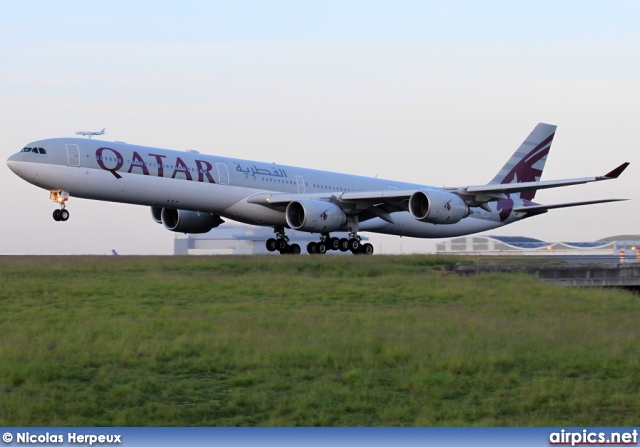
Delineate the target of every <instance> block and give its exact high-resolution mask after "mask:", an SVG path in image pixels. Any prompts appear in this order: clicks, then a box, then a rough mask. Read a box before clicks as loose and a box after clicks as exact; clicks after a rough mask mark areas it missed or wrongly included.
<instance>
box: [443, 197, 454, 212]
mask: <svg viewBox="0 0 640 447" xmlns="http://www.w3.org/2000/svg"><path fill="white" fill-rule="evenodd" d="M452 200H453V199H450V200H449V201H448V202H447V203H445V204H444V207H445V208H446V209H447V211H451V201H452Z"/></svg>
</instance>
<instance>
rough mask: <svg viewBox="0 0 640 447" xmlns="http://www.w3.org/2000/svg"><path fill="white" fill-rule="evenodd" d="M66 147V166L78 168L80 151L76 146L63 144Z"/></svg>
mask: <svg viewBox="0 0 640 447" xmlns="http://www.w3.org/2000/svg"><path fill="white" fill-rule="evenodd" d="M65 146H66V147H67V164H68V165H69V166H80V149H79V148H78V145H77V144H65Z"/></svg>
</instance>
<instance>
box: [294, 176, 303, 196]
mask: <svg viewBox="0 0 640 447" xmlns="http://www.w3.org/2000/svg"><path fill="white" fill-rule="evenodd" d="M296 183H297V185H298V193H299V194H304V179H303V178H302V177H301V176H299V175H296Z"/></svg>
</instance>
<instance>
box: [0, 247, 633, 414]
mask: <svg viewBox="0 0 640 447" xmlns="http://www.w3.org/2000/svg"><path fill="white" fill-rule="evenodd" d="M458 261H459V260H458V259H455V258H449V259H446V258H440V257H431V256H373V257H362V256H359V257H353V256H344V257H342V256H324V257H322V256H298V257H294V256H281V257H277V256H264V257H206V258H205V257H194V258H186V257H115V256H114V257H0V285H1V289H0V393H1V394H0V396H1V398H0V425H5V426H21V425H31V426H39V425H44V426H77V425H79V426H83V425H89V426H94V425H96V426H102V425H105V426H111V425H126V426H149V425H151V426H165V425H169V426H201V425H207V426H248V425H260V426H380V425H382V426H434V425H447V426H450V425H455V426H467V425H499V426H522V425H527V426H528V425H538V426H558V425H562V426H583V425H584V426H594V425H637V422H638V418H639V416H640V379H639V377H640V364H639V362H640V347H639V342H640V325H639V324H638V322H639V321H640V301H639V299H638V297H637V296H635V295H632V294H630V293H627V292H623V291H610V290H607V291H605V290H599V289H590V290H585V289H570V288H563V287H561V286H554V285H551V284H547V283H543V282H540V281H538V280H536V279H534V278H533V277H528V276H523V275H515V274H514V275H497V274H495V275H493V274H492V275H484V276H479V277H459V276H456V275H451V274H445V273H444V272H442V271H440V269H439V268H438V265H441V264H450V263H455V262H458Z"/></svg>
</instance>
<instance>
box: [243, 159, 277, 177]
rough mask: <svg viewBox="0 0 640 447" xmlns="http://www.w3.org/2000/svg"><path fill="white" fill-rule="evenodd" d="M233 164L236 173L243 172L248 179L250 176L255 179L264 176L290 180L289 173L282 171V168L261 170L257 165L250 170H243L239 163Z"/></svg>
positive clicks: (249, 168)
mask: <svg viewBox="0 0 640 447" xmlns="http://www.w3.org/2000/svg"><path fill="white" fill-rule="evenodd" d="M233 164H235V165H236V171H238V172H241V173H242V174H244V175H245V176H246V177H249V176H250V175H251V176H253V177H255V176H257V175H262V176H268V177H283V178H288V177H287V173H286V172H285V171H284V169H281V168H259V167H258V166H256V165H253V166H251V167H248V168H243V167H242V166H241V165H240V163H238V162H235V161H234V162H233Z"/></svg>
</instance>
